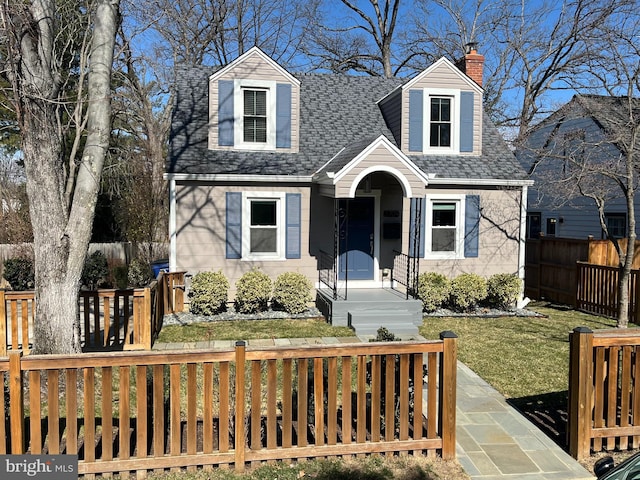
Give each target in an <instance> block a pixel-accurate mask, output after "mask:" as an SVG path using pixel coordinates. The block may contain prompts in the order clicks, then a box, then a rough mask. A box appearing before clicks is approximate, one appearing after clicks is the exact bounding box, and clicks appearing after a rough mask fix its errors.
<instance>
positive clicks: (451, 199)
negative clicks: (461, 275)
mask: <svg viewBox="0 0 640 480" xmlns="http://www.w3.org/2000/svg"><path fill="white" fill-rule="evenodd" d="M426 208H427V210H426V225H425V230H426V231H425V240H426V241H425V247H426V252H425V253H426V255H427V257H431V258H463V257H464V211H463V210H464V195H461V196H459V195H453V196H445V197H442V198H440V197H439V196H436V197H435V198H434V197H428V198H427V206H426Z"/></svg>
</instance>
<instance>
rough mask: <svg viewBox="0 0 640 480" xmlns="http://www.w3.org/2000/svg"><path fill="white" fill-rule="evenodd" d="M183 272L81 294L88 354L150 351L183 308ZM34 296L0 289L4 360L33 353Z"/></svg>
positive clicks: (0, 351) (0, 349)
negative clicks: (167, 318) (166, 319)
mask: <svg viewBox="0 0 640 480" xmlns="http://www.w3.org/2000/svg"><path fill="white" fill-rule="evenodd" d="M184 273H185V272H172V273H165V272H161V273H160V275H159V276H158V278H157V280H156V281H154V282H152V284H151V285H150V286H149V287H145V288H135V289H127V290H112V289H103V290H97V291H81V292H80V296H79V303H80V339H81V344H82V347H83V350H96V349H99V350H101V349H124V350H149V349H151V347H152V345H153V341H154V340H155V338H156V337H157V336H158V333H159V332H160V329H161V328H162V318H163V316H164V315H165V314H167V313H173V312H180V311H182V310H183V308H184ZM35 309H36V304H35V299H34V292H32V291H31V292H12V291H5V290H0V355H6V352H7V350H22V351H23V353H24V354H25V355H26V354H28V353H29V352H30V348H31V343H32V339H33V320H34V318H35Z"/></svg>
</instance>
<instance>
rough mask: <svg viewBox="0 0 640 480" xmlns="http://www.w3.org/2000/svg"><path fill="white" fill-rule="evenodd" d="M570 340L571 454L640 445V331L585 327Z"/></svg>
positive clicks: (584, 453)
mask: <svg viewBox="0 0 640 480" xmlns="http://www.w3.org/2000/svg"><path fill="white" fill-rule="evenodd" d="M569 340H570V364H569V406H568V413H569V417H568V439H569V452H570V453H571V455H572V456H573V457H574V458H576V459H578V460H581V459H583V458H586V457H588V456H589V455H590V453H591V452H592V451H593V452H600V451H603V450H607V451H611V450H615V449H620V450H627V449H637V448H639V447H640V331H639V330H638V329H627V330H621V329H613V330H596V331H591V330H590V329H588V328H585V327H579V328H576V329H574V330H573V332H572V333H571V334H570V337H569Z"/></svg>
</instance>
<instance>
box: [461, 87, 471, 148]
mask: <svg viewBox="0 0 640 480" xmlns="http://www.w3.org/2000/svg"><path fill="white" fill-rule="evenodd" d="M473 102H474V99H473V92H460V151H461V152H473V107H474V105H473Z"/></svg>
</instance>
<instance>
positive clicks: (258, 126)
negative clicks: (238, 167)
mask: <svg viewBox="0 0 640 480" xmlns="http://www.w3.org/2000/svg"><path fill="white" fill-rule="evenodd" d="M242 94H243V100H244V117H243V124H244V131H243V140H244V142H246V143H266V142H267V91H266V90H257V89H250V88H245V89H243V91H242Z"/></svg>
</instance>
